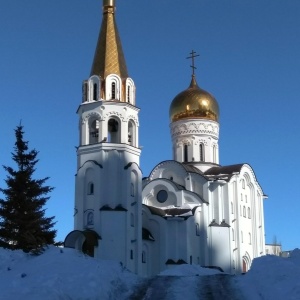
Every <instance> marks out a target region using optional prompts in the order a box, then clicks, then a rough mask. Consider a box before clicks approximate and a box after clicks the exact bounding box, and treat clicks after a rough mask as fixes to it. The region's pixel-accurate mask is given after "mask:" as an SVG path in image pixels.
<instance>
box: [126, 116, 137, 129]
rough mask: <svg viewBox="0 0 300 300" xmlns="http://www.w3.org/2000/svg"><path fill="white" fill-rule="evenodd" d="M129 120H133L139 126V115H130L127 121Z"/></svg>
mask: <svg viewBox="0 0 300 300" xmlns="http://www.w3.org/2000/svg"><path fill="white" fill-rule="evenodd" d="M129 120H133V121H134V122H135V124H136V126H139V119H138V118H137V116H135V115H129V116H128V117H127V121H129Z"/></svg>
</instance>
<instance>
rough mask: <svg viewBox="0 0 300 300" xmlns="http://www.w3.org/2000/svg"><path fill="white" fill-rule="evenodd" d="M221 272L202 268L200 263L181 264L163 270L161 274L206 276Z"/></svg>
mask: <svg viewBox="0 0 300 300" xmlns="http://www.w3.org/2000/svg"><path fill="white" fill-rule="evenodd" d="M215 274H220V271H218V270H215V269H208V268H201V267H200V266H199V265H187V264H184V265H179V266H174V267H172V268H170V269H167V270H165V271H163V272H161V273H160V274H159V275H161V276H182V277H183V276H206V275H215Z"/></svg>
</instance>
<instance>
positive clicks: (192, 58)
mask: <svg viewBox="0 0 300 300" xmlns="http://www.w3.org/2000/svg"><path fill="white" fill-rule="evenodd" d="M190 55H191V56H189V57H187V58H186V59H191V60H192V65H191V68H192V76H193V77H194V76H195V69H197V68H196V67H195V57H198V56H200V55H199V54H197V53H196V52H195V51H194V50H192V52H191V53H190Z"/></svg>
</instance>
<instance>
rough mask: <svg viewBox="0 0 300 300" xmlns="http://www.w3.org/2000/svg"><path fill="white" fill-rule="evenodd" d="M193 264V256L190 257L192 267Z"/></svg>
mask: <svg viewBox="0 0 300 300" xmlns="http://www.w3.org/2000/svg"><path fill="white" fill-rule="evenodd" d="M192 264H193V256H192V255H191V256H190V265H192Z"/></svg>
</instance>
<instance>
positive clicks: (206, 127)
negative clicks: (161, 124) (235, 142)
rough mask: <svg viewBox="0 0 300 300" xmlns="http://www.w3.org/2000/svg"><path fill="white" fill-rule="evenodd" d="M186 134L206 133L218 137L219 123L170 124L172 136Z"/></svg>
mask: <svg viewBox="0 0 300 300" xmlns="http://www.w3.org/2000/svg"><path fill="white" fill-rule="evenodd" d="M186 134H207V135H212V136H214V137H216V138H219V125H218V123H216V122H214V123H212V122H203V120H202V121H201V122H195V121H193V122H185V123H181V124H175V123H172V124H171V135H172V138H175V137H178V136H180V135H186Z"/></svg>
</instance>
